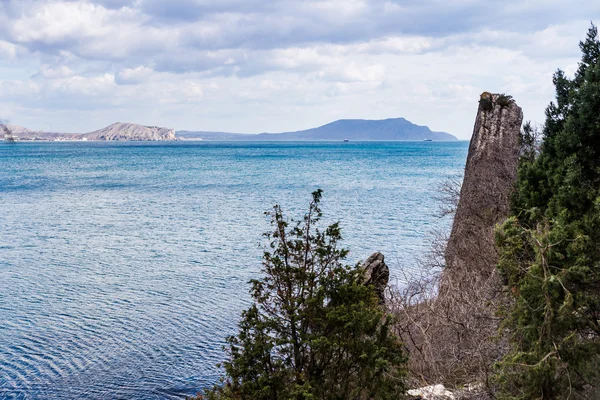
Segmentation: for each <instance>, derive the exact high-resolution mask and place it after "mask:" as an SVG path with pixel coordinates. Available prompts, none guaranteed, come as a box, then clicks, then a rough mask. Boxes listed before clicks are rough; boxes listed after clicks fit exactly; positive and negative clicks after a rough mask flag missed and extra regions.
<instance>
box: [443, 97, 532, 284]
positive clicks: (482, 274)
mask: <svg viewBox="0 0 600 400" xmlns="http://www.w3.org/2000/svg"><path fill="white" fill-rule="evenodd" d="M479 103H480V104H479V110H478V112H477V117H476V119H475V128H474V130H473V137H472V138H471V144H470V145H469V154H468V157H467V164H466V167H465V175H464V180H463V184H462V188H461V191H460V200H459V202H458V206H457V209H456V215H455V217H454V224H453V226H452V232H451V234H450V239H449V241H448V246H447V248H446V269H445V271H444V273H443V275H442V287H441V293H440V294H441V295H443V294H444V293H443V292H444V290H453V289H452V288H451V287H447V285H448V284H449V282H448V280H451V279H453V280H454V281H456V279H458V278H460V280H461V281H466V282H469V285H470V284H478V283H485V282H487V281H488V280H489V279H493V278H492V277H493V276H494V275H495V274H496V261H497V253H496V248H495V245H494V229H495V226H496V224H498V223H500V222H502V221H504V220H505V219H506V217H507V216H508V213H509V209H510V197H511V195H512V191H513V188H514V184H515V180H516V178H517V165H518V162H519V151H520V144H519V137H520V130H521V123H522V122H523V112H522V110H521V108H520V107H519V106H517V104H516V103H515V102H514V100H512V98H510V96H504V95H499V94H491V93H488V92H484V93H483V94H482V95H481V100H480V102H479ZM455 283H456V282H455ZM463 289H465V290H467V291H469V289H472V287H469V286H467V287H464V288H463Z"/></svg>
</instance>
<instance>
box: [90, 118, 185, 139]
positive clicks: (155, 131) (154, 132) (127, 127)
mask: <svg viewBox="0 0 600 400" xmlns="http://www.w3.org/2000/svg"><path fill="white" fill-rule="evenodd" d="M82 136H83V137H85V138H87V139H88V140H177V137H176V136H175V130H174V129H169V128H160V127H158V126H143V125H138V124H130V123H122V122H116V123H114V124H112V125H109V126H107V127H106V128H103V129H99V130H97V131H94V132H90V133H86V134H84V135H82Z"/></svg>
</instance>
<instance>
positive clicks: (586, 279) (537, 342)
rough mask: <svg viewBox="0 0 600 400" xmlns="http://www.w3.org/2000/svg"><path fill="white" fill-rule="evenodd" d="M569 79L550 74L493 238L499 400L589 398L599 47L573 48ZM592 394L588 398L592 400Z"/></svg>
mask: <svg viewBox="0 0 600 400" xmlns="http://www.w3.org/2000/svg"><path fill="white" fill-rule="evenodd" d="M580 48H581V51H582V59H581V62H580V63H579V68H578V70H577V72H576V73H575V77H574V78H573V79H569V78H567V77H566V76H565V74H564V73H563V72H562V71H560V70H558V71H557V72H556V73H555V75H554V85H555V87H556V100H555V102H552V103H550V105H549V106H548V107H547V109H546V124H545V127H544V130H543V136H544V137H543V143H542V145H541V149H540V151H539V154H538V153H537V151H535V150H533V151H532V150H531V145H532V144H533V143H534V142H535V140H534V139H532V135H531V134H532V130H531V127H527V126H526V128H525V129H524V131H525V132H526V134H525V135H524V141H525V142H527V143H525V144H526V145H529V146H530V150H529V151H524V152H522V158H521V162H520V166H519V175H518V182H517V188H516V194H515V197H514V199H513V202H512V217H511V218H509V219H508V220H507V221H506V222H505V223H504V224H503V225H502V226H501V227H500V228H499V229H498V231H497V245H498V248H499V251H500V260H499V270H500V273H501V275H502V276H503V278H504V281H505V283H506V285H507V287H508V289H509V293H511V294H512V296H511V297H512V299H513V302H512V307H511V308H510V309H508V310H506V311H507V315H506V320H505V324H504V327H505V329H506V330H507V332H508V333H509V335H510V342H511V351H510V352H509V354H507V355H506V357H504V359H503V360H501V362H500V363H499V365H498V374H497V376H496V379H497V380H498V382H499V383H500V386H501V388H502V393H501V396H500V397H501V398H507V399H508V398H510V399H566V398H589V396H591V394H590V393H591V392H592V391H595V390H598V386H599V384H600V377H599V373H600V371H599V368H598V365H600V112H599V110H600V40H599V38H598V31H597V29H596V27H595V26H594V25H592V26H591V28H590V29H589V31H588V34H587V38H586V39H585V41H583V42H581V43H580ZM596 393H597V392H596Z"/></svg>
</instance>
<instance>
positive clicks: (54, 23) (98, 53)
mask: <svg viewBox="0 0 600 400" xmlns="http://www.w3.org/2000/svg"><path fill="white" fill-rule="evenodd" d="M494 12H495V18H493V19H490V18H489V17H488V15H487V14H488V13H489V7H484V5H483V4H482V3H481V2H478V1H475V0H462V1H456V2H443V1H440V0H424V1H422V2H414V1H411V0H394V1H392V0H372V1H366V0H326V1H317V0H310V1H293V0H273V1H271V2H263V1H259V0H244V1H242V0H227V1H209V0H170V1H168V2H167V1H164V0H79V1H77V0H70V1H59V0H19V1H17V0H7V1H4V2H2V3H1V4H0V58H1V59H2V60H4V63H3V65H1V66H0V68H1V69H2V72H3V75H2V76H3V79H4V80H3V81H0V94H1V95H2V99H3V100H2V104H3V107H5V109H7V110H11V113H12V114H13V117H12V118H13V120H14V122H15V123H19V124H21V125H31V127H32V128H38V127H37V126H35V125H34V124H36V123H39V121H45V120H51V121H53V123H52V124H53V126H54V127H55V129H62V130H65V131H85V130H92V129H94V128H98V127H100V126H102V125H103V124H105V123H110V122H112V121H111V120H112V119H115V120H116V119H119V120H136V121H139V122H143V123H147V124H157V125H166V126H172V127H176V128H187V129H214V130H216V129H218V130H232V131H250V132H261V131H280V130H294V129H300V128H307V127H310V126H315V125H318V124H321V123H326V122H329V121H331V120H333V119H337V118H351V117H356V118H384V117H398V116H402V117H405V118H407V119H409V120H411V121H413V122H415V123H419V124H421V125H429V126H430V127H431V128H432V129H436V130H445V131H449V132H451V133H454V134H457V135H459V136H460V137H462V138H467V137H468V136H469V135H470V133H471V129H472V123H473V118H474V111H475V109H476V105H477V96H478V95H479V93H480V92H481V91H483V90H492V91H500V92H507V93H511V94H512V95H513V96H514V97H515V98H516V99H517V101H518V102H519V104H521V105H523V106H524V108H525V116H526V118H532V119H535V120H538V121H541V120H542V119H543V109H544V107H545V105H546V103H548V101H549V100H550V99H551V98H552V95H553V88H552V83H551V79H550V77H551V75H552V73H553V71H554V70H556V68H559V67H560V68H565V69H566V70H567V72H572V71H573V69H574V68H575V66H576V63H577V58H578V47H577V42H578V41H579V40H580V39H581V38H583V37H584V35H585V31H586V29H587V27H588V24H589V22H588V19H589V18H595V19H600V18H599V17H600V10H599V9H598V7H597V6H595V2H593V1H582V2H581V4H579V5H578V7H572V6H570V5H565V4H563V2H559V1H554V0H553V1H550V2H542V1H541V0H532V1H527V2H520V1H517V0H505V1H503V2H501V3H498V4H496V5H494ZM24 71H26V72H24ZM27 77H30V78H29V79H27ZM69 110H77V112H78V114H77V115H81V117H78V118H73V117H72V115H73V113H71V114H69V112H68V111H69ZM69 115H71V116H69ZM84 115H88V116H89V118H85V117H84ZM128 116H129V118H128ZM232 116H235V118H232Z"/></svg>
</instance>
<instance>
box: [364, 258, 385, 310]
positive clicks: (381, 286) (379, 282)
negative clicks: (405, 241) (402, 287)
mask: <svg viewBox="0 0 600 400" xmlns="http://www.w3.org/2000/svg"><path fill="white" fill-rule="evenodd" d="M384 258H385V257H384V256H383V254H381V253H379V252H375V253H373V254H371V256H370V257H369V258H367V260H366V261H365V262H364V263H363V265H362V268H363V269H364V271H365V281H364V283H365V285H372V286H373V288H374V289H375V293H377V297H379V302H380V303H381V304H383V303H385V295H384V292H385V288H386V287H387V284H388V282H389V280H390V269H389V268H388V266H387V265H386V263H385V261H384Z"/></svg>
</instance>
